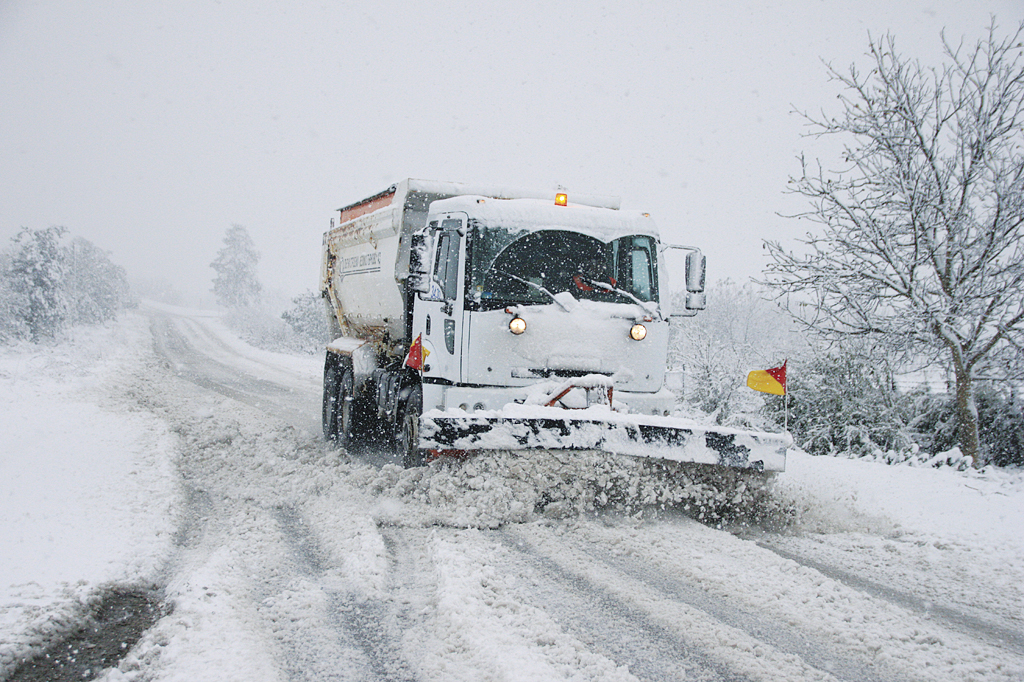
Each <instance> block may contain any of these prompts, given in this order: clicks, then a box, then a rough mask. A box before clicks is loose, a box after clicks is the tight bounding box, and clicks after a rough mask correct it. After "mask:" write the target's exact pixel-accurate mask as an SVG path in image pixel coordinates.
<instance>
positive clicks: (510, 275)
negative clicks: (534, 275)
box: [495, 270, 572, 313]
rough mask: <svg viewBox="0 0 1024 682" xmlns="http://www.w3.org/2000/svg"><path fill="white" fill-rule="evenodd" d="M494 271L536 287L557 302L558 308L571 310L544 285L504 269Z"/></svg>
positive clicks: (566, 310)
mask: <svg viewBox="0 0 1024 682" xmlns="http://www.w3.org/2000/svg"><path fill="white" fill-rule="evenodd" d="M495 272H496V273H498V274H499V275H505V276H506V277H508V278H509V279H514V280H515V281H517V282H522V283H523V284H525V285H526V286H528V287H532V288H534V289H536V290H537V291H539V292H541V293H542V294H546V295H547V297H548V298H550V299H551V300H552V301H554V302H555V303H557V304H558V307H559V308H561V309H562V310H564V311H565V312H567V313H569V312H572V310H570V309H569V307H568V306H567V305H565V304H564V303H562V302H561V301H559V300H558V299H557V298H555V295H554V294H553V293H551V292H550V291H548V290H547V289H545V288H544V287H542V286H541V285H539V284H534V283H533V282H531V281H530V280H528V279H523V278H522V277H516V276H515V275H513V274H512V273H510V272H505V271H504V270H495Z"/></svg>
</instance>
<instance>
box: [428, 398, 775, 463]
mask: <svg viewBox="0 0 1024 682" xmlns="http://www.w3.org/2000/svg"><path fill="white" fill-rule="evenodd" d="M551 411H552V412H553V413H554V414H553V415H552V416H550V417H547V416H545V417H540V416H530V417H523V416H498V415H494V414H488V413H484V414H469V413H459V412H458V411H455V410H448V411H445V412H440V411H433V412H428V413H426V414H425V415H423V417H421V420H420V447H421V448H423V449H425V450H433V451H438V453H439V454H444V453H445V452H446V451H459V452H463V453H471V452H472V451H475V450H534V449H546V450H602V451H605V452H610V453H613V454H619V455H628V456H631V457H650V458H654V459H664V460H670V461H674V462H697V463H700V464H716V465H719V466H726V467H733V468H739V469H754V470H757V471H783V470H785V467H786V449H787V448H788V447H789V446H790V445H791V444H792V442H793V440H792V437H791V436H790V435H789V434H788V433H764V432H757V431H742V430H739V429H728V428H724V427H712V426H706V425H702V424H697V423H695V422H686V421H684V420H678V419H672V418H658V417H643V416H640V415H624V417H626V418H609V419H597V418H575V417H574V416H572V415H567V414H565V413H566V412H567V411H566V410H560V409H556V408H551ZM581 412H582V411H581ZM673 422H675V423H673Z"/></svg>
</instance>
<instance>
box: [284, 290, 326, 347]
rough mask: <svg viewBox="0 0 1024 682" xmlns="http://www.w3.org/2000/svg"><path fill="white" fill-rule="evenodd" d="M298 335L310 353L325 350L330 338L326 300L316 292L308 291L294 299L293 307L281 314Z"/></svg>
mask: <svg viewBox="0 0 1024 682" xmlns="http://www.w3.org/2000/svg"><path fill="white" fill-rule="evenodd" d="M281 318H282V319H283V320H284V321H285V322H287V323H288V325H289V326H291V328H292V329H293V330H294V331H295V333H296V335H298V337H299V338H300V339H302V340H303V341H304V342H305V345H306V346H307V347H308V349H309V350H310V352H318V351H321V350H323V347H324V344H326V343H327V342H328V341H330V339H329V338H327V337H328V335H329V330H328V328H327V318H326V315H325V314H324V300H323V299H322V298H321V297H320V294H318V293H317V292H315V291H306V292H304V293H302V294H300V295H298V296H296V297H295V298H293V299H292V307H291V308H290V309H289V310H286V311H284V312H283V313H281Z"/></svg>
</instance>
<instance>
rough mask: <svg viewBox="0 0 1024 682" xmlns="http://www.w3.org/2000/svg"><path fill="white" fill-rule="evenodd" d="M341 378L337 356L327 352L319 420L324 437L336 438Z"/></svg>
mask: <svg viewBox="0 0 1024 682" xmlns="http://www.w3.org/2000/svg"><path fill="white" fill-rule="evenodd" d="M340 380H341V368H340V367H339V362H338V357H337V356H336V355H335V354H334V353H328V354H327V361H326V362H325V363H324V406H323V413H322V415H321V422H322V424H323V428H324V438H325V439H327V440H337V439H338V384H339V382H340Z"/></svg>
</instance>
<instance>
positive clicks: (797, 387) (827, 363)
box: [765, 350, 914, 456]
mask: <svg viewBox="0 0 1024 682" xmlns="http://www.w3.org/2000/svg"><path fill="white" fill-rule="evenodd" d="M787 386H788V391H789V430H790V432H791V433H792V434H793V438H794V439H795V441H796V443H797V444H798V445H799V446H800V447H801V448H803V449H804V450H806V451H807V452H809V453H811V454H814V455H828V454H839V453H843V454H849V455H856V456H865V455H871V454H872V453H874V452H876V451H882V452H888V451H895V452H898V453H899V452H909V451H910V449H911V448H912V447H913V445H914V441H913V439H912V438H911V434H910V430H909V428H908V424H909V421H910V418H911V417H912V408H913V400H912V399H911V398H910V397H908V396H905V395H902V394H901V393H900V392H899V391H898V390H897V388H896V386H895V382H894V376H893V373H892V371H891V370H890V369H888V368H887V367H885V365H884V363H882V362H881V361H880V360H879V359H878V358H876V357H872V356H871V355H870V354H868V353H864V352H859V353H858V352H852V351H849V350H845V351H844V350H833V351H830V352H826V353H822V354H820V355H818V356H817V357H813V358H812V359H810V360H809V361H801V360H800V359H795V360H791V361H790V364H789V372H788V375H787ZM785 404H786V402H785V398H784V397H783V396H769V397H768V398H767V399H766V400H765V413H766V414H767V415H768V416H770V417H771V418H772V419H774V420H775V421H776V422H777V423H779V424H781V423H783V421H784V419H785V416H784V412H785Z"/></svg>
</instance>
